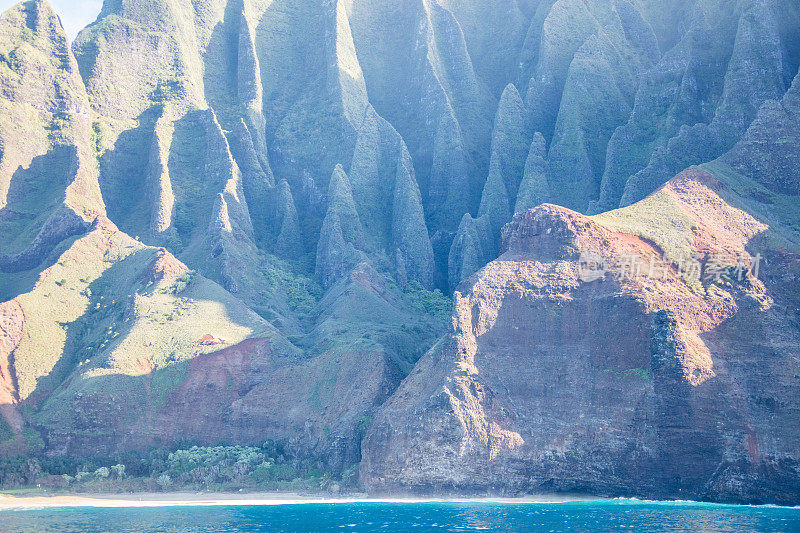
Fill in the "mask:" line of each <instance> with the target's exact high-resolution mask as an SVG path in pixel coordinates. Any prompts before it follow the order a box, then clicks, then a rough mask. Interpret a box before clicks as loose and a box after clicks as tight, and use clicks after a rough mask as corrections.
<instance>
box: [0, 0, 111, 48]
mask: <svg viewBox="0 0 800 533" xmlns="http://www.w3.org/2000/svg"><path fill="white" fill-rule="evenodd" d="M17 3H18V2H16V1H14V0H0V11H5V10H6V9H8V8H10V7H12V6H14V5H16V4H17ZM50 5H51V6H52V7H53V9H54V10H55V12H56V13H58V16H59V17H60V18H61V24H62V25H63V26H64V30H66V32H67V35H68V36H69V38H70V40H73V39H75V36H76V35H78V32H79V31H81V30H82V29H83V28H85V27H86V26H87V25H89V24H90V23H91V22H94V20H95V19H96V18H97V15H98V14H99V13H100V8H101V7H102V6H103V2H102V0H50Z"/></svg>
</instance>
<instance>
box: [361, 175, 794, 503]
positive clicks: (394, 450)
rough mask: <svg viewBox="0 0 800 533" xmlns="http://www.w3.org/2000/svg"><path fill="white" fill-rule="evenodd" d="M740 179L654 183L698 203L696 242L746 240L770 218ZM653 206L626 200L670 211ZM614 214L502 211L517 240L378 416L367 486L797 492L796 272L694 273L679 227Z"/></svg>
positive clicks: (751, 496)
mask: <svg viewBox="0 0 800 533" xmlns="http://www.w3.org/2000/svg"><path fill="white" fill-rule="evenodd" d="M729 192H730V191H728V190H727V188H726V187H725V186H723V185H722V184H720V183H719V182H718V181H717V180H715V179H714V178H713V177H712V176H710V175H709V174H707V173H703V172H700V171H691V172H687V173H685V174H683V175H681V176H679V177H677V178H675V179H674V180H673V181H672V182H670V183H669V184H668V185H667V186H666V187H665V188H663V189H662V190H661V191H659V193H657V194H658V195H664V201H665V202H666V201H667V199H668V200H669V202H674V205H675V206H677V209H680V210H681V211H682V212H683V213H687V214H688V216H689V217H690V222H689V224H688V226H687V227H688V228H689V229H688V231H687V233H686V234H684V235H683V237H686V238H687V239H688V241H687V242H689V243H690V245H691V248H692V250H693V251H694V252H695V253H697V254H699V257H702V258H710V257H721V256H728V257H731V256H734V257H736V256H742V257H746V256H745V252H746V250H747V249H749V247H750V246H752V245H753V244H754V243H755V242H757V241H758V239H759V237H758V236H759V235H760V234H762V233H763V232H765V231H768V227H767V226H766V225H764V224H763V223H761V222H759V221H758V220H756V219H754V218H753V217H752V216H750V215H748V214H747V213H745V212H744V211H741V210H740V209H738V208H736V207H733V206H732V205H730V204H729V203H727V202H726V201H725V200H723V199H722V198H723V197H726V196H727V195H728V194H729ZM665 205H666V204H665ZM634 207H635V206H634ZM640 207H642V208H644V211H643V212H644V215H642V214H637V213H634V212H628V211H626V210H622V212H621V214H620V215H619V216H620V218H621V219H626V215H627V216H629V217H632V218H636V217H639V216H643V217H644V219H645V220H646V219H647V218H648V217H650V218H652V219H654V218H655V217H656V216H657V214H656V213H654V212H653V209H652V207H653V206H647V205H644V206H640ZM668 215H670V214H668ZM651 222H652V224H653V226H656V225H657V224H656V223H655V221H654V220H651ZM612 228H614V221H612V220H611V218H610V217H606V218H598V220H593V219H591V218H587V217H585V216H583V215H579V214H577V213H575V212H572V211H569V210H567V209H564V208H560V207H555V206H551V205H543V206H540V207H538V208H536V209H532V210H529V211H526V212H524V213H521V214H518V215H517V216H516V217H515V218H514V220H513V222H512V223H510V224H509V225H507V226H506V227H505V229H504V231H503V250H504V253H503V254H502V255H501V256H500V258H499V259H498V260H496V261H493V262H492V263H490V264H489V265H487V266H486V267H485V268H483V269H482V270H481V271H480V272H478V273H477V274H476V275H474V276H473V277H472V278H470V280H469V281H468V282H467V283H465V284H464V285H462V287H461V290H460V291H457V292H456V293H455V295H454V308H455V309H454V314H453V330H452V333H451V334H450V335H449V336H448V337H446V338H445V339H444V340H443V341H442V342H441V343H440V344H438V345H436V346H435V347H434V348H433V349H432V350H431V351H430V352H429V353H428V354H427V355H426V356H425V357H424V358H423V359H422V360H421V361H420V362H419V364H418V365H417V367H416V369H415V370H414V372H412V374H411V375H410V376H409V377H408V378H407V379H406V380H405V381H404V383H403V384H402V385H401V387H400V388H399V389H398V391H397V393H395V395H394V396H393V397H392V398H391V399H390V400H389V401H388V402H387V403H386V404H385V405H384V406H383V407H382V409H381V411H380V414H379V415H378V417H376V420H375V422H374V423H373V426H372V428H371V429H370V431H369V433H368V434H367V436H366V438H365V440H364V443H363V457H364V459H363V462H362V467H361V475H362V481H363V483H364V484H365V486H366V487H367V488H368V489H370V490H374V491H383V490H398V489H401V490H429V491H430V490H434V491H435V490H455V491H464V492H483V491H498V490H499V491H504V492H511V493H513V492H540V491H553V490H557V491H584V492H591V493H594V494H605V495H627V496H639V497H661V498H664V497H675V498H681V497H684V498H710V499H715V500H725V501H779V502H792V501H797V498H798V496H800V484H798V483H797V482H796V479H797V477H796V476H797V472H798V457H797V449H798V441H799V440H800V432H798V431H797V428H796V427H792V428H789V426H791V425H792V424H793V423H792V420H794V419H795V418H796V415H797V412H798V401H797V398H796V395H792V394H788V395H787V394H786V390H787V389H786V387H791V386H797V384H798V379H799V378H798V372H797V364H796V361H795V357H794V354H796V353H797V351H798V349H800V329H799V328H797V327H796V316H795V314H794V311H793V309H794V308H793V307H792V306H791V304H790V300H788V299H787V295H786V294H785V293H783V292H782V291H781V290H780V289H778V290H774V289H773V287H775V288H777V287H778V285H773V284H772V283H771V281H770V280H771V279H772V278H773V277H776V278H780V277H781V276H783V273H782V272H778V271H773V272H769V271H766V272H765V271H764V270H762V271H761V279H759V278H756V277H755V276H753V275H752V274H747V275H745V276H742V279H741V280H739V279H738V277H735V278H732V279H731V280H730V281H725V278H721V279H720V281H709V280H703V281H701V282H698V283H693V282H690V281H687V278H686V276H685V273H684V274H680V273H678V271H677V267H678V264H679V261H675V260H673V259H671V254H670V252H669V251H668V250H669V248H668V246H667V244H665V243H664V242H661V244H659V242H658V241H650V240H648V239H643V238H640V237H638V236H636V235H634V234H633V232H632V231H631V230H630V229H628V230H627V232H623V231H620V230H619V229H617V230H616V231H615V230H614V229H612ZM661 246H664V248H663V249H662V248H661ZM662 254H665V255H666V257H667V260H666V262H665V263H664V264H665V265H668V266H667V267H666V271H665V272H659V273H658V274H654V275H650V270H649V269H650V266H651V265H652V266H654V267H655V266H656V265H658V264H660V263H658V262H657V261H656V260H655V259H654V258H657V257H662ZM630 258H638V259H637V261H641V265H640V268H641V269H642V270H641V274H640V275H638V276H637V275H635V271H633V270H630V269H631V267H632V265H633V264H634V263H633V262H632V261H631V260H630ZM730 266H731V267H732V266H733V265H730ZM750 266H752V265H751V264H750V263H748V268H749V267H750ZM793 317H794V318H793ZM781 323H783V324H791V325H789V326H784V327H778V326H777V324H781ZM778 331H780V337H781V339H782V341H781V344H780V346H777V345H776V344H775V343H774V342H773V341H772V340H771V339H773V338H774V336H775V335H776V334H777V332H778ZM768 332H769V333H768ZM767 354H769V355H768V356H767ZM765 357H768V360H769V362H768V363H767V362H766V360H765ZM756 382H758V383H761V385H756ZM765 383H775V384H776V386H774V387H772V386H769V387H766V386H764V384H765ZM767 421H769V422H767ZM792 479H794V480H795V481H791V480H792Z"/></svg>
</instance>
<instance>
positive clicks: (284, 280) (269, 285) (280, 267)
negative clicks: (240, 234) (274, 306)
mask: <svg viewBox="0 0 800 533" xmlns="http://www.w3.org/2000/svg"><path fill="white" fill-rule="evenodd" d="M264 264H266V266H265V267H263V268H262V269H261V276H262V279H263V281H264V286H265V289H264V297H265V299H270V298H272V297H274V296H275V295H276V294H279V293H283V294H285V297H286V304H287V305H288V306H289V309H291V310H292V311H294V312H296V313H298V314H299V315H305V314H308V313H310V312H311V311H313V310H314V308H315V307H316V305H317V303H319V300H320V299H321V298H322V294H323V289H322V286H321V285H320V284H319V282H318V281H317V280H315V279H313V278H311V277H308V276H305V275H303V274H299V273H296V272H295V268H294V267H293V265H292V264H291V263H290V262H289V261H285V260H282V259H279V258H277V257H275V256H274V255H267V256H266V258H265V260H264Z"/></svg>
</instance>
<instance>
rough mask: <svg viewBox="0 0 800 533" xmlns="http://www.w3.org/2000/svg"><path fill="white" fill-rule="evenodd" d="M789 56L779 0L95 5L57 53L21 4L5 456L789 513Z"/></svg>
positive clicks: (795, 124)
mask: <svg viewBox="0 0 800 533" xmlns="http://www.w3.org/2000/svg"><path fill="white" fill-rule="evenodd" d="M501 4H502V5H501ZM798 43H800V11H798V7H797V5H796V2H793V1H791V0H738V1H735V2H729V1H722V0H665V1H656V0H637V1H631V0H613V1H605V0H603V1H601V0H591V1H589V0H557V1H555V0H511V1H508V2H502V3H498V2H492V1H488V0H466V1H451V0H435V1H431V0H402V1H397V0H333V1H329V0H325V1H323V0H313V1H309V0H123V1H119V0H107V1H106V2H105V3H104V6H103V10H102V12H101V13H100V16H99V17H98V20H97V21H96V22H94V23H92V24H91V25H90V26H89V27H87V28H86V29H85V30H84V31H83V32H81V33H80V35H79V36H78V37H77V38H76V40H75V43H74V44H73V45H72V46H71V47H70V46H69V44H68V42H67V38H66V36H65V35H64V32H63V30H62V29H61V26H60V23H59V21H58V18H57V17H56V16H55V15H54V14H53V11H52V10H51V9H50V7H49V6H48V5H47V3H46V2H45V1H44V0H28V1H26V2H23V3H21V4H19V5H18V6H16V7H15V8H13V9H11V10H9V11H7V12H6V13H4V14H3V15H2V18H1V19H0V240H2V243H3V245H2V249H0V302H3V303H0V413H1V414H2V415H3V422H2V423H0V438H1V439H4V441H3V442H0V454H3V455H14V454H21V453H26V452H29V451H30V450H29V449H28V446H27V441H26V439H28V437H25V435H28V436H30V435H32V434H36V433H38V434H40V435H41V437H42V438H43V440H44V452H43V453H45V454H49V455H68V456H69V455H81V454H83V455H91V454H110V453H116V452H122V451H129V450H138V451H142V450H146V449H148V448H149V447H152V446H162V445H163V446H169V445H172V443H174V442H175V441H176V440H177V439H178V438H179V437H180V436H184V437H186V438H191V439H195V440H197V442H200V443H203V444H216V443H220V442H227V443H248V444H252V443H259V442H263V441H264V440H265V439H274V440H276V441H278V442H280V443H281V444H283V445H287V446H289V447H290V448H291V449H293V450H295V451H296V452H297V453H299V454H302V455H308V456H311V457H314V460H315V461H320V462H321V463H324V464H326V465H328V466H329V467H330V468H331V469H333V470H338V471H341V470H345V469H348V468H350V467H351V466H353V465H354V464H355V463H358V462H359V461H361V459H362V453H363V457H364V458H363V461H362V466H361V472H362V479H363V481H364V484H365V486H367V487H368V488H371V489H376V490H378V489H391V488H395V487H401V488H403V489H411V490H425V489H430V490H435V489H438V488H445V487H448V488H455V489H459V490H476V489H481V490H483V489H486V490H509V491H527V490H547V489H552V490H587V491H593V492H601V493H605V494H631V493H632V492H631V489H630V488H631V487H641V490H640V491H639V492H638V494H643V495H659V496H677V497H683V496H686V495H689V496H693V497H710V498H715V499H730V500H757V499H759V498H763V499H766V500H774V501H796V500H797V493H798V490H797V486H796V485H797V483H796V479H797V457H796V451H795V450H796V448H797V444H798V443H797V435H796V434H795V430H794V427H793V426H792V423H791V422H792V420H793V417H794V418H795V419H796V415H797V394H796V393H794V392H793V390H794V389H793V387H796V385H797V383H796V380H797V377H796V376H797V369H796V364H795V361H794V359H792V355H791V354H792V353H794V354H796V353H797V347H798V339H797V337H798V328H797V327H796V324H797V314H796V309H797V306H798V304H800V297H798V295H797V290H796V285H793V284H796V280H797V277H796V276H797V271H796V265H797V263H798V259H797V243H798V238H797V231H798V227H800V226H798V224H800V215H798V210H797V198H798V194H800V176H798V170H797V169H798V168H800V162H799V161H798V151H797V150H796V145H797V143H798V137H797V136H798V133H797V132H798V131H800V122H799V121H800V115H798V109H800V101H799V100H798V90H800V86H799V85H798V84H800V81H798V79H797V77H796V75H797V72H798V66H800V44H798ZM793 78H794V82H793V83H792V79H793ZM692 165H702V166H701V167H693V166H692ZM687 168H689V169H690V170H689V171H687V172H684V173H682V172H683V171H684V170H686V169H687ZM679 174H680V175H679ZM676 175H679V176H678V177H677V178H674V176H676ZM670 178H674V179H672V180H671V181H670V182H669V183H668V185H666V186H665V187H662V186H663V185H664V183H666V182H667V181H668V180H669V179H670ZM545 203H547V205H544V206H543V205H542V204H545ZM537 206H538V207H537ZM556 206H562V207H556ZM620 206H626V207H625V208H623V209H619V208H620ZM531 209H533V210H531ZM608 210H611V211H609V212H605V213H602V214H600V215H596V216H595V217H594V218H588V217H587V216H584V215H583V214H580V213H584V214H588V213H600V212H602V211H608ZM744 252H748V253H751V254H753V255H755V254H756V253H758V252H761V253H762V256H763V257H762V260H763V263H764V264H763V265H762V266H763V269H762V270H761V272H760V275H758V276H756V275H749V276H742V279H739V276H738V274H737V275H732V274H731V273H732V272H736V271H737V269H738V270H739V271H742V270H746V271H749V270H750V268H751V267H752V266H753V264H752V263H750V262H745V264H742V265H739V264H738V257H739V256H741V255H742V254H744ZM500 254H502V255H501V257H500V258H499V259H498V255H500ZM698 254H699V257H700V263H701V266H702V267H703V268H705V267H710V266H715V267H716V272H717V273H719V274H720V276H714V278H713V280H712V281H708V280H705V279H704V280H694V279H692V277H691V276H690V275H689V274H688V273H687V272H685V271H683V270H681V271H679V266H681V265H682V262H681V261H682V260H684V259H686V258H690V257H692V256H693V255H698ZM634 255H636V256H637V257H638V256H641V257H642V258H643V263H642V264H639V265H638V268H640V269H643V270H645V271H647V272H648V273H649V271H650V268H651V267H653V269H654V271H655V270H658V269H657V268H656V267H658V268H659V269H660V270H659V271H662V270H663V272H664V274H663V275H662V276H660V277H657V276H655V277H654V276H649V275H648V276H630V275H628V274H629V273H630V271H631V269H632V268H635V267H637V265H631V264H627V263H625V261H623V260H622V258H624V257H630V256H634ZM652 255H655V256H658V257H660V256H662V255H663V256H664V258H665V265H666V267H665V268H661V267H662V266H664V265H662V264H660V263H659V264H654V263H653V259H652V258H651V256H652ZM719 255H723V256H726V257H729V258H730V257H736V258H737V259H736V261H737V263H736V264H730V263H725V264H723V265H717V264H716V263H714V262H713V261H712V259H714V258H715V257H716V256H719ZM487 264H488V266H487ZM600 265H605V267H606V271H605V276H597V275H596V274H597V267H598V266H600ZM587 269H588V272H587V271H586V270H587ZM780 269H783V270H782V271H781V270H780ZM793 269H794V270H793ZM436 288H438V289H440V290H443V291H445V292H448V291H455V297H454V299H453V302H454V311H453V328H452V331H450V333H449V334H448V335H446V336H445V337H444V339H442V340H440V341H439V342H438V343H436V344H435V345H434V347H433V348H432V349H431V350H430V352H428V355H426V356H425V357H424V358H423V359H422V360H421V361H419V363H417V361H418V359H419V358H420V357H421V356H422V354H423V353H425V352H426V351H427V350H428V349H429V348H430V347H431V346H432V345H433V344H434V342H435V341H436V339H438V338H440V337H441V335H442V334H444V333H446V332H447V328H446V321H447V320H446V315H447V314H448V313H447V311H444V312H443V309H444V308H446V307H447V305H448V304H447V299H446V298H445V297H444V296H443V295H442V293H441V292H439V291H437V290H435V289H436ZM409 373H411V375H409ZM407 375H409V376H408V377H407V378H406V376H407ZM404 378H405V382H404V384H403V385H402V387H400V389H399V390H397V387H398V385H399V384H400V383H401V381H403V379H404ZM766 382H769V383H772V384H773V386H770V387H769V388H764V387H761V386H760V385H759V384H763V383H766ZM396 390H397V392H395V391H396ZM387 399H388V400H387ZM373 417H375V424H374V426H373V428H372V429H371V430H370V431H369V434H368V436H367V438H366V440H365V441H364V442H363V443H362V442H361V437H362V436H363V433H364V431H365V430H366V425H368V424H367V421H369V420H372V418H373ZM6 426H7V427H6ZM781 426H784V427H788V428H789V429H778V428H779V427H781ZM793 447H794V448H793ZM787 480H788V481H787ZM758 484H760V485H761V488H758Z"/></svg>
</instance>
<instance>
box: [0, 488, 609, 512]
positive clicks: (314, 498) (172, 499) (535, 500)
mask: <svg viewBox="0 0 800 533" xmlns="http://www.w3.org/2000/svg"><path fill="white" fill-rule="evenodd" d="M607 500H608V498H600V497H596V496H588V495H587V496H578V495H575V496H564V495H551V494H545V495H531V496H522V497H515V498H511V497H479V498H469V497H446V496H443V497H428V498H422V497H411V496H408V497H402V496H399V497H398V496H395V497H389V496H387V497H380V496H377V497H372V496H368V495H366V494H354V495H328V494H326V495H322V494H320V495H306V494H298V493H292V492H257V493H225V492H172V493H169V492H141V493H129V494H53V495H43V494H37V495H20V496H15V495H12V494H2V493H0V511H13V510H34V509H48V508H59V507H97V508H122V507H213V506H249V505H302V504H319V503H324V504H341V503H510V504H514V503H516V504H548V503H551V504H558V503H570V502H582V501H607Z"/></svg>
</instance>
